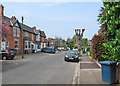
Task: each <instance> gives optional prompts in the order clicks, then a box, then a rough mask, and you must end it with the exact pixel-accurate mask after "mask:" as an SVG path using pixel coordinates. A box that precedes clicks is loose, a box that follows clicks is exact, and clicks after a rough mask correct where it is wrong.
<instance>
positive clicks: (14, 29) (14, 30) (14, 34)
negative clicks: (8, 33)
mask: <svg viewBox="0 0 120 86" xmlns="http://www.w3.org/2000/svg"><path fill="white" fill-rule="evenodd" d="M13 36H16V27H15V26H14V27H13Z"/></svg>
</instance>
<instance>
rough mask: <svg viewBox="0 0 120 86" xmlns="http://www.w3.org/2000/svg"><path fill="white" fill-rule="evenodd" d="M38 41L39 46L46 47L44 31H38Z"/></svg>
mask: <svg viewBox="0 0 120 86" xmlns="http://www.w3.org/2000/svg"><path fill="white" fill-rule="evenodd" d="M40 42H41V48H45V47H46V35H45V32H44V31H40Z"/></svg>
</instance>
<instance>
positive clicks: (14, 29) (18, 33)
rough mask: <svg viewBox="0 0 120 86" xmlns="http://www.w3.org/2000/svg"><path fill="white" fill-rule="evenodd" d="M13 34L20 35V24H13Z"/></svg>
mask: <svg viewBox="0 0 120 86" xmlns="http://www.w3.org/2000/svg"><path fill="white" fill-rule="evenodd" d="M13 36H17V37H20V29H19V27H18V24H15V26H13Z"/></svg>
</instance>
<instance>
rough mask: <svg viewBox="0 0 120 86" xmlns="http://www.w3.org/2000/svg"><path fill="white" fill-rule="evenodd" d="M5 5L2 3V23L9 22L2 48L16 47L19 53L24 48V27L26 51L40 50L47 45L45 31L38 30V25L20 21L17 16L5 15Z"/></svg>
mask: <svg viewBox="0 0 120 86" xmlns="http://www.w3.org/2000/svg"><path fill="white" fill-rule="evenodd" d="M3 12H4V7H3V6H2V5H0V13H1V14H2V24H4V22H5V21H7V22H8V24H9V31H8V36H7V37H5V38H4V39H2V41H1V49H2V50H4V49H7V50H8V49H16V50H17V54H20V53H21V49H22V46H21V45H22V40H21V36H22V30H21V28H22V29H23V43H24V44H23V45H24V53H32V52H35V51H36V52H37V51H40V50H41V48H43V47H45V44H46V43H45V38H46V35H45V33H44V31H40V30H36V27H30V26H28V25H25V24H22V23H20V22H19V21H18V20H17V19H16V17H15V16H12V17H11V18H9V17H6V16H4V13H3Z"/></svg>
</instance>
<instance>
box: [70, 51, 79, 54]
mask: <svg viewBox="0 0 120 86" xmlns="http://www.w3.org/2000/svg"><path fill="white" fill-rule="evenodd" d="M68 54H78V52H76V51H73V50H71V51H68Z"/></svg>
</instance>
